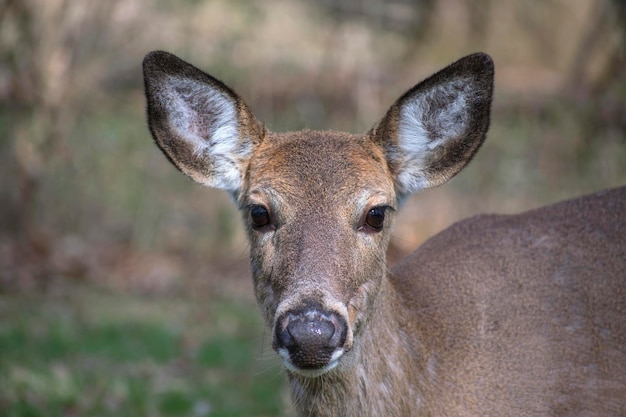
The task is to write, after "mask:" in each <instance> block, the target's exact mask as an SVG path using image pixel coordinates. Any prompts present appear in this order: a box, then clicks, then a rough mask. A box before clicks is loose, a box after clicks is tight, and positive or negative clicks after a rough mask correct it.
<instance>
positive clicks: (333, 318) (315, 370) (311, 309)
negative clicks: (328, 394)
mask: <svg viewBox="0 0 626 417" xmlns="http://www.w3.org/2000/svg"><path fill="white" fill-rule="evenodd" d="M347 335H348V324H347V322H346V320H345V319H344V318H343V316H342V315H340V314H338V313H335V312H332V311H327V310H324V309H323V308H322V307H321V306H320V305H319V304H315V303H309V304H307V305H305V306H304V307H302V308H299V309H297V310H291V311H287V312H285V313H283V314H281V315H280V317H279V318H278V319H277V320H276V324H275V326H274V337H273V348H274V350H276V352H278V354H279V355H280V356H281V358H282V359H283V363H284V365H285V367H286V368H287V369H289V370H290V371H292V372H296V373H298V374H300V375H303V376H307V377H315V376H319V375H322V374H324V373H326V372H328V371H330V370H332V369H333V368H335V367H336V366H337V365H338V363H339V359H340V358H341V357H342V356H343V354H344V353H345V352H346V351H347V350H348V349H349V348H348V347H347V343H346V340H347Z"/></svg>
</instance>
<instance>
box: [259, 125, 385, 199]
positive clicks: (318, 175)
mask: <svg viewBox="0 0 626 417" xmlns="http://www.w3.org/2000/svg"><path fill="white" fill-rule="evenodd" d="M252 161H253V162H252V163H251V165H250V168H249V171H248V187H249V189H250V190H255V189H261V190H262V189H266V190H272V192H274V193H277V194H280V195H281V196H284V197H286V198H289V197H291V196H292V197H294V198H297V199H307V200H308V199H313V200H317V201H320V200H330V201H334V200H338V201H337V202H340V201H341V200H347V199H351V198H359V197H362V196H363V195H365V196H367V195H368V194H385V195H387V196H388V197H389V198H390V199H393V198H395V195H394V191H393V184H392V182H391V180H390V179H389V178H390V176H389V170H388V167H387V163H386V162H385V159H384V155H383V151H382V150H381V149H380V148H379V147H378V146H377V145H375V144H374V143H373V142H372V141H371V140H370V139H369V138H367V137H365V136H357V135H348V134H343V133H337V132H297V133H291V134H290V133H286V134H280V135H272V136H270V137H268V138H266V140H264V141H263V143H262V144H261V145H260V146H259V148H258V150H257V155H255V158H252ZM365 198H367V197H365Z"/></svg>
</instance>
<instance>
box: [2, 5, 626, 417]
mask: <svg viewBox="0 0 626 417" xmlns="http://www.w3.org/2000/svg"><path fill="white" fill-rule="evenodd" d="M154 49H163V50H168V51H170V52H173V53H175V54H177V55H178V56H180V57H181V58H183V59H185V60H187V61H190V62H192V63H194V64H195V65H196V66H198V67H200V68H202V69H204V70H206V71H207V72H210V73H211V74H212V75H214V76H216V77H218V78H220V79H222V80H223V81H224V82H226V83H227V84H229V85H230V86H232V87H233V88H234V89H235V90H236V91H238V92H239V94H240V95H242V96H243V97H244V98H245V99H246V101H247V102H248V104H249V105H250V106H251V108H252V109H253V111H254V112H255V113H256V114H257V116H258V117H259V118H260V119H262V120H264V121H265V122H266V124H267V125H268V127H269V128H270V129H272V130H277V131H283V130H292V129H301V128H310V129H322V128H323V129H338V130H348V131H352V132H364V131H367V130H368V129H369V128H370V127H371V126H372V125H373V124H374V123H375V122H376V121H377V120H378V119H379V118H380V117H382V115H383V114H384V113H385V111H386V109H387V108H388V106H390V105H391V104H392V103H393V101H394V100H395V99H396V98H397V97H399V96H400V95H401V94H402V93H403V92H404V91H405V90H406V89H408V88H409V87H411V86H412V85H414V84H415V83H417V82H418V81H420V80H421V79H423V78H424V77H426V76H428V75H429V74H431V73H433V72H434V71H436V70H438V69H439V68H441V67H443V66H445V65H447V64H448V63H450V62H452V61H454V60H456V59H458V58H460V57H461V56H463V55H466V54H468V53H471V52H475V51H485V52H488V53H490V54H491V55H492V56H493V58H494V60H495V63H496V95H495V101H494V105H493V116H492V127H491V130H490V134H489V137H488V140H487V142H486V144H485V145H484V147H483V149H482V150H481V151H480V152H479V154H478V156H477V157H476V158H475V160H474V162H473V163H472V164H471V166H470V167H469V168H468V169H466V170H465V171H464V172H463V173H461V174H460V175H459V176H458V177H457V178H455V179H454V180H453V181H452V182H451V183H450V184H447V185H445V186H444V187H441V188H440V189H436V190H429V191H426V192H423V193H421V194H419V195H417V196H415V197H413V198H412V199H411V200H410V201H409V202H408V203H407V204H406V206H405V208H404V213H403V214H402V215H401V216H400V218H399V224H398V225H397V226H396V230H395V234H394V238H393V240H392V244H391V247H390V253H389V258H390V261H391V262H394V261H395V260H396V259H398V257H400V256H402V255H403V254H406V253H407V252H409V251H411V250H412V249H414V248H415V247H417V246H418V245H419V244H420V243H421V242H422V241H423V240H424V239H426V238H428V237H429V236H431V235H433V234H434V233H436V232H438V231H439V230H441V229H443V228H445V227H446V226H448V225H449V224H451V223H452V222H454V221H456V220H458V219H460V218H463V217H466V216H469V215H472V214H476V213H479V212H505V213H506V212H518V211H522V210H525V209H529V208H532V207H537V206H539V205H542V204H545V203H549V202H553V201H557V200H560V199H563V198H567V197H572V196H575V195H578V194H582V193H585V192H591V191H594V190H598V189H602V188H607V187H611V186H617V185H621V184H624V183H625V182H626V181H625V180H626V139H625V136H626V135H625V130H626V58H625V50H626V2H624V1H623V0H620V1H618V0H613V1H608V0H602V1H594V0H572V1H565V0H546V1H543V2H521V1H513V0H502V1H498V2H496V1H490V0H477V1H473V2H469V1H463V0H421V1H418V0H414V1H409V0H390V1H385V2H382V1H374V0H321V1H317V2H313V1H304V0H267V1H263V2H260V1H259V2H252V1H246V0H231V1H227V0H221V1H220V0H213V1H209V0H206V1H204V0H187V1H180V2H174V1H165V0H161V1H153V2H149V1H147V0H123V1H122V0H109V1H98V0H81V1H69V0H0V415H2V416H125V415H136V416H278V415H290V414H291V413H292V410H291V408H290V407H289V399H288V394H287V392H286V389H285V387H284V380H283V376H282V375H281V368H280V365H279V363H278V362H277V361H276V359H275V357H274V354H273V352H272V351H271V348H270V347H269V341H268V339H269V338H270V337H269V336H268V334H267V332H266V331H265V330H264V328H263V326H262V324H261V320H260V317H259V314H258V312H257V308H256V306H255V303H254V297H253V294H252V286H251V283H250V279H249V271H248V265H247V251H248V248H247V244H246V242H245V239H244V237H243V233H242V229H241V227H240V225H239V223H238V221H239V220H238V215H237V213H236V211H235V208H234V206H233V205H232V204H231V202H230V201H229V198H228V196H226V195H225V194H222V193H220V192H219V191H214V190H209V189H204V188H202V187H200V186H198V185H195V184H193V183H192V182H191V181H190V180H188V179H186V178H185V177H184V176H183V175H181V174H179V173H178V172H177V171H176V170H175V169H174V168H173V167H172V166H171V165H170V164H169V163H168V162H167V160H166V159H165V158H164V157H163V156H162V155H161V153H160V151H159V150H158V149H157V148H156V146H155V145H154V144H153V143H152V139H151V137H150V135H149V133H148V130H147V127H146V122H145V104H144V98H143V80H142V77H141V68H140V64H141V60H142V58H143V56H144V55H145V53H147V52H148V51H150V50H154Z"/></svg>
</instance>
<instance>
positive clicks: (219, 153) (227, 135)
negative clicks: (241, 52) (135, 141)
mask: <svg viewBox="0 0 626 417" xmlns="http://www.w3.org/2000/svg"><path fill="white" fill-rule="evenodd" d="M143 68H144V79H145V87H146V97H147V101H148V122H149V125H150V131H151V132H152V135H153V136H154V138H155V141H156V142H157V144H158V145H159V147H160V148H161V149H162V150H163V152H164V153H165V154H166V155H167V157H168V158H169V159H170V160H171V161H172V162H173V163H174V165H176V167H178V168H179V169H180V170H181V171H182V172H184V173H185V174H187V175H188V176H190V177H191V178H193V179H194V180H195V181H197V182H199V183H201V184H204V185H207V186H210V187H216V188H221V189H224V190H227V191H231V192H236V191H237V190H238V189H239V188H240V187H241V185H242V184H241V183H242V172H243V170H244V165H245V163H246V161H247V160H248V158H249V157H250V155H251V153H252V142H253V141H254V140H255V138H253V137H252V136H255V135H258V134H259V132H258V130H259V129H256V130H255V129H254V128H255V127H257V128H258V125H259V124H258V123H255V120H256V119H254V116H253V115H252V114H251V112H250V111H249V110H248V108H247V107H246V106H245V104H243V102H242V101H241V99H240V98H239V97H238V96H237V95H236V94H235V93H234V92H233V91H232V90H230V89H229V88H228V87H226V86H225V85H224V84H223V83H222V82H220V81H219V80H217V79H215V78H213V77H211V76H210V75H208V74H206V73H204V72H202V71H200V70H199V69H197V68H195V67H193V66H192V65H190V64H188V63H186V62H184V61H182V60H181V59H179V58H177V57H176V56H174V55H172V54H169V53H167V52H162V51H155V52H151V53H149V54H148V55H146V57H145V58H144V61H143ZM256 139H258V138H256Z"/></svg>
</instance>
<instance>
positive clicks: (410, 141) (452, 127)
mask: <svg viewBox="0 0 626 417" xmlns="http://www.w3.org/2000/svg"><path fill="white" fill-rule="evenodd" d="M471 94H473V89H472V88H471V82H470V80H465V79H457V80H453V81H451V82H449V83H446V84H444V85H439V86H436V87H435V88H432V89H430V90H427V91H421V92H418V93H416V94H415V95H414V96H413V97H410V98H409V99H408V100H407V101H406V102H405V103H404V104H403V105H402V108H401V109H400V121H399V126H398V146H399V148H400V154H401V155H400V158H401V160H402V165H401V169H400V173H399V176H398V181H399V182H400V184H401V185H402V188H403V189H404V191H405V192H414V191H417V190H420V189H424V188H428V187H431V186H432V182H431V178H430V176H429V174H428V172H427V169H428V168H429V164H428V161H429V160H431V159H432V157H433V154H434V153H436V151H437V148H438V147H440V146H442V145H444V144H445V143H446V142H447V141H449V140H454V139H456V138H458V137H459V136H461V135H463V134H464V133H465V131H466V129H467V124H468V120H469V113H468V112H469V108H468V102H469V101H470V100H471V97H470V96H471Z"/></svg>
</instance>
